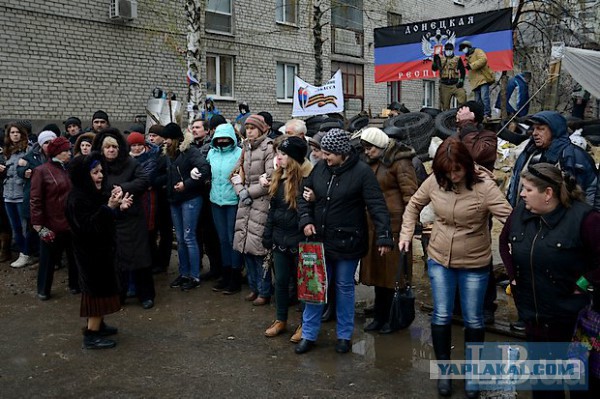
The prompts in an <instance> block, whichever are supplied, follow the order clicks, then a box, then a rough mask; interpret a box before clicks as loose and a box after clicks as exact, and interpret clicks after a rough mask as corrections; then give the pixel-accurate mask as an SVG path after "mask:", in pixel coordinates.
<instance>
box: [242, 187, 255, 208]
mask: <svg viewBox="0 0 600 399" xmlns="http://www.w3.org/2000/svg"><path fill="white" fill-rule="evenodd" d="M239 196H240V201H242V204H244V205H246V206H250V205H252V197H250V194H248V190H247V189H245V188H244V189H243V190H242V191H240V193H239Z"/></svg>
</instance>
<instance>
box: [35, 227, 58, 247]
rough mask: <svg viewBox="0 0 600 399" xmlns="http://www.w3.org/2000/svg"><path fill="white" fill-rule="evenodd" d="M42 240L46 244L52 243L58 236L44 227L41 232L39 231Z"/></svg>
mask: <svg viewBox="0 0 600 399" xmlns="http://www.w3.org/2000/svg"><path fill="white" fill-rule="evenodd" d="M38 234H39V236H40V239H41V240H42V241H44V242H47V243H51V242H53V241H54V239H55V238H56V234H54V232H53V231H52V230H50V229H49V228H47V227H42V228H41V229H40V231H38Z"/></svg>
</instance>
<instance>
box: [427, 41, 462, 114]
mask: <svg viewBox="0 0 600 399" xmlns="http://www.w3.org/2000/svg"><path fill="white" fill-rule="evenodd" d="M431 69H432V70H433V71H439V73H440V109H441V110H442V111H446V110H449V109H450V100H452V97H454V98H456V101H458V103H459V104H462V103H464V102H465V101H466V100H467V92H466V91H465V88H464V87H463V86H464V84H465V75H466V71H465V65H464V64H463V62H462V58H460V57H457V56H455V55H454V44H452V43H446V44H445V45H444V54H442V55H441V56H440V55H439V54H435V55H434V56H433V63H432V65H431Z"/></svg>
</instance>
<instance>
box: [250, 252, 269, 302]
mask: <svg viewBox="0 0 600 399" xmlns="http://www.w3.org/2000/svg"><path fill="white" fill-rule="evenodd" d="M244 261H245V262H246V270H247V272H248V285H249V286H250V290H251V291H252V292H255V293H257V294H258V296H260V297H262V298H270V297H271V287H272V284H271V271H270V270H267V271H266V272H265V270H264V269H263V263H264V261H265V257H264V256H260V255H251V254H244Z"/></svg>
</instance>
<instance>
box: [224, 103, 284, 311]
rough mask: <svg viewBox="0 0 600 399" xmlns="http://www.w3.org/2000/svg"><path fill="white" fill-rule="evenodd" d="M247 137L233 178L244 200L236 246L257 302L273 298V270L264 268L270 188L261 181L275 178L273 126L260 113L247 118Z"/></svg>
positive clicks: (253, 296) (238, 213)
mask: <svg viewBox="0 0 600 399" xmlns="http://www.w3.org/2000/svg"><path fill="white" fill-rule="evenodd" d="M245 128H246V139H245V140H244V141H243V142H242V156H241V158H240V161H241V162H240V166H239V170H238V173H235V174H233V176H232V177H231V182H232V183H233V187H234V189H235V191H236V193H237V194H238V196H239V199H240V202H239V205H238V210H237V215H236V221H235V234H234V238H233V248H234V249H235V250H236V251H239V252H241V253H242V255H243V256H244V262H245V264H246V268H247V271H248V285H249V286H250V290H251V292H250V294H249V295H248V296H246V300H248V301H252V302H253V305H255V306H261V305H266V304H268V303H269V302H270V301H271V291H272V287H271V273H270V271H267V272H264V271H263V267H262V266H263V263H264V259H265V255H266V254H267V252H268V250H267V249H266V248H265V247H263V245H262V237H263V232H264V229H265V224H266V223H267V216H268V213H269V189H268V186H267V187H265V186H264V185H262V184H261V183H260V181H259V180H260V177H261V175H264V176H266V178H267V179H271V175H272V174H273V156H274V154H273V141H272V140H271V139H270V138H268V137H267V135H266V134H267V132H268V131H269V126H268V125H267V124H266V122H265V120H264V119H263V117H262V116H260V115H255V114H253V115H250V116H248V118H246V122H245Z"/></svg>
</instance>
